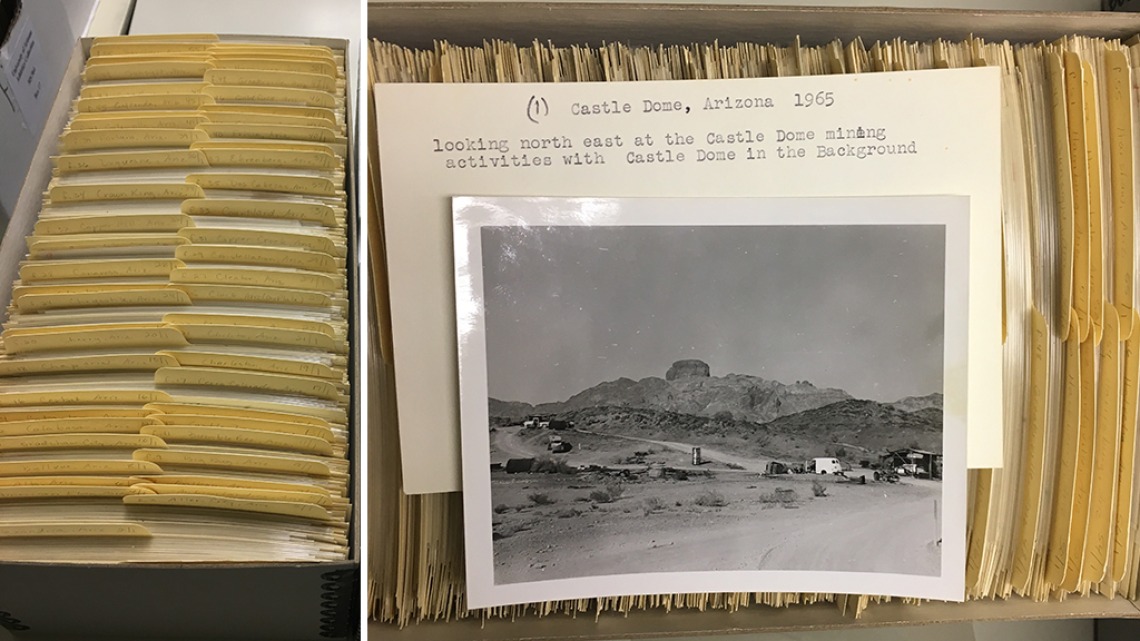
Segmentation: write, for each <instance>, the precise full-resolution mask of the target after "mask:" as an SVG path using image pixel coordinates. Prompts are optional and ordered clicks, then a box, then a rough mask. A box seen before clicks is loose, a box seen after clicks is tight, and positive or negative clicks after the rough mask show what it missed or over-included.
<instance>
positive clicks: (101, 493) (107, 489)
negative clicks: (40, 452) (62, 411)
mask: <svg viewBox="0 0 1140 641" xmlns="http://www.w3.org/2000/svg"><path fill="white" fill-rule="evenodd" d="M131 494H152V492H151V491H150V490H148V489H146V488H141V487H131V486H128V487H117V486H107V485H18V486H11V487H5V486H0V501H3V500H29V499H90V498H121V497H124V496H127V495H131ZM2 536H3V535H0V537H2Z"/></svg>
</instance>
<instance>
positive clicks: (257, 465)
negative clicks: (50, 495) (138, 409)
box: [0, 448, 331, 477]
mask: <svg viewBox="0 0 1140 641" xmlns="http://www.w3.org/2000/svg"><path fill="white" fill-rule="evenodd" d="M134 458H135V460H136V461H138V462H149V463H150V464H153V465H156V466H163V465H169V466H171V467H211V468H216V469H219V470H246V471H251V472H280V473H284V474H303V475H306V476H316V477H328V476H330V475H331V472H330V471H329V468H328V466H327V465H325V464H324V463H321V462H320V461H315V460H309V459H303V458H294V457H290V456H285V455H282V456H271V455H267V454H233V453H220V452H212V451H203V450H179V449H174V448H171V449H165V450H163V449H141V450H135V453H134ZM3 465H4V464H3V463H0V466H3ZM2 470H3V468H2V467H0V471H2ZM156 471H157V470H150V473H153V472H156ZM139 473H140V474H145V473H147V472H139Z"/></svg>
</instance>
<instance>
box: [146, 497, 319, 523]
mask: <svg viewBox="0 0 1140 641" xmlns="http://www.w3.org/2000/svg"><path fill="white" fill-rule="evenodd" d="M123 502H124V503H126V504H128V505H161V506H165V507H186V508H195V509H207V510H233V511H238V512H254V513H259V514H278V515H281V516H292V517H297V518H302V519H310V520H315V521H327V520H330V519H331V518H332V517H331V515H330V514H329V513H328V511H327V510H325V509H324V508H323V507H321V506H319V505H313V504H312V503H290V502H286V501H253V500H242V499H233V498H226V497H221V496H206V495H202V494H131V495H128V496H124V497H123Z"/></svg>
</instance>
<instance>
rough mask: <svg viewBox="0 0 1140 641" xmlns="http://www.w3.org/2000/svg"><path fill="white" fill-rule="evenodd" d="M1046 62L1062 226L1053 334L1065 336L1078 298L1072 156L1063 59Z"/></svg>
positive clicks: (1053, 57)
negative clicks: (1075, 265)
mask: <svg viewBox="0 0 1140 641" xmlns="http://www.w3.org/2000/svg"><path fill="white" fill-rule="evenodd" d="M1045 62H1046V71H1047V72H1048V78H1049V90H1050V94H1049V97H1050V99H1051V103H1052V105H1051V106H1052V109H1051V112H1052V114H1053V119H1052V123H1051V125H1052V126H1051V128H1050V129H1051V131H1052V134H1053V135H1052V138H1053V154H1054V157H1053V159H1052V161H1053V162H1052V166H1053V169H1054V175H1053V180H1054V183H1055V185H1056V197H1057V219H1058V224H1059V226H1060V229H1059V230H1058V247H1057V253H1058V262H1059V264H1058V279H1059V282H1058V284H1057V290H1058V291H1057V294H1058V298H1059V300H1058V307H1059V312H1060V314H1059V319H1060V322H1059V327H1055V328H1053V330H1054V331H1055V332H1057V333H1058V334H1060V335H1062V336H1063V335H1067V334H1068V332H1069V315H1070V314H1071V313H1072V310H1073V306H1074V305H1076V298H1075V297H1074V295H1073V288H1074V283H1073V279H1074V256H1073V251H1074V245H1073V243H1074V239H1073V235H1074V233H1075V232H1074V229H1073V224H1074V222H1073V219H1074V216H1075V212H1074V200H1073V198H1074V196H1073V173H1072V170H1071V169H1070V166H1071V164H1072V160H1071V154H1070V153H1069V125H1068V122H1069V117H1068V106H1067V105H1068V101H1067V99H1066V92H1065V68H1064V63H1063V62H1062V59H1061V56H1060V55H1059V54H1057V53H1056V52H1053V51H1050V52H1048V53H1046V54H1045Z"/></svg>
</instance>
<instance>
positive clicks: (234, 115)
mask: <svg viewBox="0 0 1140 641" xmlns="http://www.w3.org/2000/svg"><path fill="white" fill-rule="evenodd" d="M216 107H218V108H216V109H213V110H211V111H195V112H194V113H195V114H197V115H199V116H201V117H202V118H203V119H205V120H206V122H209V123H214V124H230V125H232V124H237V125H277V126H287V127H315V128H319V129H326V130H329V131H331V132H333V134H334V138H335V137H336V134H337V131H342V130H340V128H338V127H337V125H336V123H335V122H333V121H331V120H328V119H327V118H322V117H320V116H294V115H283V114H263V113H257V112H250V111H242V110H241V107H242V105H216ZM227 108H228V109H230V111H225V109H227ZM342 133H343V131H342Z"/></svg>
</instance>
